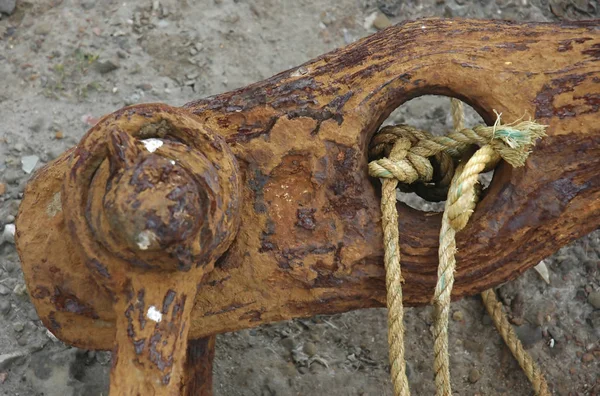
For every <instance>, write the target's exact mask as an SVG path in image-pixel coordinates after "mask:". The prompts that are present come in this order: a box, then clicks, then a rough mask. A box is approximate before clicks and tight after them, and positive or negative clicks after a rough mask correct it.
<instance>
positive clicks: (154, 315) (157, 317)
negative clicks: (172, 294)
mask: <svg viewBox="0 0 600 396" xmlns="http://www.w3.org/2000/svg"><path fill="white" fill-rule="evenodd" d="M146 317H147V318H148V319H150V320H153V321H155V322H156V323H160V321H161V320H162V314H161V313H160V311H159V310H158V309H156V307H155V306H154V305H151V306H150V308H148V312H147V313H146Z"/></svg>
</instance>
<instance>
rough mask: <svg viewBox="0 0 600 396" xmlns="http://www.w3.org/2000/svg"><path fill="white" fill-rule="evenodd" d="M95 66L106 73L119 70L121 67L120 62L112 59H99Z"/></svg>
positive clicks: (98, 70) (102, 72)
mask: <svg viewBox="0 0 600 396" xmlns="http://www.w3.org/2000/svg"><path fill="white" fill-rule="evenodd" d="M95 68H96V71H97V72H98V73H100V74H106V73H110V72H111V71H113V70H117V69H118V68H119V64H118V63H117V62H113V61H111V60H105V61H97V62H96V66H95Z"/></svg>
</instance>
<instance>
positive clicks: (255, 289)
mask: <svg viewBox="0 0 600 396" xmlns="http://www.w3.org/2000/svg"><path fill="white" fill-rule="evenodd" d="M598 26H599V24H598V22H597V21H592V22H585V23H571V24H562V25H559V24H534V23H526V24H520V23H509V22H502V21H476V20H460V21H458V20H440V19H425V20H419V21H416V22H408V23H405V24H402V25H399V26H395V27H391V28H389V29H386V30H385V31H383V32H380V33H378V34H376V35H373V36H370V37H367V38H365V39H363V40H361V41H359V42H357V43H355V44H352V45H350V46H348V47H346V48H343V49H339V50H336V51H333V52H331V53H328V54H325V55H323V56H321V57H319V58H317V59H315V60H313V61H311V62H308V63H306V64H304V65H302V66H300V67H297V68H294V69H291V70H288V71H285V72H283V73H280V74H278V75H276V76H274V77H271V78H269V79H267V80H265V81H262V82H259V83H256V84H253V85H250V86H248V87H245V88H241V89H239V90H236V91H233V92H228V93H225V94H221V95H217V96H214V97H210V98H207V99H202V100H199V101H196V102H192V103H189V104H187V105H186V106H184V107H183V108H181V109H176V108H172V107H169V106H166V105H159V104H148V105H138V106H134V107H129V108H124V109H121V110H118V111H117V112H115V113H113V114H111V115H109V116H107V117H105V118H103V119H102V120H101V121H100V122H99V124H98V125H96V126H95V127H93V128H92V129H91V130H90V132H89V133H88V134H87V135H86V136H85V137H84V139H83V140H82V142H81V144H80V145H79V146H78V147H77V148H76V149H73V150H70V151H68V152H66V153H65V154H64V155H63V156H61V157H59V158H58V159H57V160H55V161H54V162H52V163H50V164H48V165H47V166H46V167H45V168H43V169H42V170H40V171H39V172H38V173H37V174H36V175H35V176H34V177H33V179H32V180H31V181H30V183H29V185H28V187H27V189H26V192H25V195H24V199H23V201H22V205H21V210H20V213H19V217H18V219H17V246H18V249H19V254H20V256H21V259H22V262H23V269H24V273H25V277H26V280H27V285H28V288H29V291H30V293H31V295H32V300H33V302H34V304H35V305H36V308H37V310H38V313H39V315H40V318H41V319H42V320H43V321H44V323H45V324H46V326H48V328H50V329H51V330H52V332H53V333H54V334H55V335H56V336H57V337H59V338H60V339H62V340H64V341H65V342H68V343H71V344H74V345H77V346H80V347H84V348H89V349H95V348H97V349H113V348H114V346H115V344H116V345H117V349H116V351H117V355H116V357H117V359H116V360H117V368H116V369H115V371H114V372H113V373H115V372H117V373H118V372H119V371H118V367H119V362H121V361H122V359H125V360H127V361H129V362H130V365H135V364H137V361H138V360H139V362H140V364H142V366H143V367H144V371H148V372H150V371H151V370H150V367H152V370H154V371H155V374H156V375H157V376H156V378H157V381H162V382H169V381H171V382H172V381H173V379H174V377H175V376H179V377H180V376H181V372H180V368H181V367H180V366H179V367H178V368H177V367H175V364H174V362H176V361H177V360H176V359H179V358H180V357H181V356H182V355H181V353H182V352H181V348H183V347H184V346H185V345H184V344H185V340H186V339H187V338H188V337H189V338H193V339H195V338H201V337H206V336H210V335H213V334H217V333H222V332H226V331H233V330H237V329H242V328H247V327H252V326H257V325H260V324H263V323H267V322H272V321H277V320H284V319H289V318H293V317H303V316H311V315H315V314H318V313H334V312H343V311H348V310H352V309H357V308H365V307H378V306H383V305H385V283H384V268H383V262H382V261H383V246H382V236H381V227H380V212H379V197H378V191H379V184H378V183H379V182H378V181H376V180H371V179H369V177H368V176H367V155H366V151H367V146H368V143H369V141H370V139H371V137H372V136H373V134H374V133H375V131H376V130H377V128H378V127H379V126H380V124H381V123H382V122H383V120H384V119H385V118H386V117H387V116H388V115H389V114H390V113H391V112H392V111H393V110H394V109H395V108H396V107H398V106H399V105H400V104H402V103H403V102H405V101H407V100H409V99H411V98H414V97H416V96H420V95H425V94H442V95H448V96H454V97H458V98H460V99H462V100H463V101H465V102H467V103H469V104H470V105H472V106H473V107H474V108H475V109H476V110H477V111H478V112H479V113H480V114H481V116H482V117H483V118H484V119H485V120H486V122H488V123H492V122H493V121H494V119H495V115H494V112H493V111H494V110H497V111H498V112H501V113H503V120H505V121H512V120H515V119H517V118H520V117H522V116H523V115H527V114H529V115H531V116H533V117H535V118H536V119H537V120H538V121H539V122H541V123H544V124H547V125H548V129H547V132H548V135H549V136H548V137H547V138H545V139H544V140H543V141H542V142H541V143H540V144H538V146H536V148H535V150H534V151H533V153H532V154H531V155H530V157H529V159H528V161H527V164H526V166H525V167H523V168H519V169H511V168H510V167H508V166H502V165H501V166H500V168H499V169H497V171H496V173H495V176H494V180H493V182H492V184H491V186H490V188H489V189H488V190H487V192H486V195H485V197H484V198H483V200H482V201H481V203H480V204H479V205H478V208H477V210H476V212H475V214H474V216H473V218H472V220H471V222H470V224H469V226H468V227H467V228H466V229H465V230H464V231H463V232H461V233H460V234H459V235H458V238H457V242H458V249H459V250H458V254H457V260H458V269H457V273H456V283H455V287H454V289H453V297H454V298H460V297H462V296H465V295H473V294H476V293H478V292H480V291H482V290H484V289H487V288H489V287H491V286H494V285H496V284H499V283H501V282H504V281H506V280H509V279H512V278H514V277H516V276H518V275H519V274H520V273H522V272H523V271H525V270H526V269H527V268H529V267H531V266H532V265H534V264H536V263H537V262H539V260H540V259H542V258H544V257H545V256H547V255H549V254H551V253H553V252H554V251H556V250H557V249H558V248H560V247H561V246H563V245H565V244H567V243H569V242H570V241H572V240H574V239H576V238H578V237H579V236H582V235H584V234H586V233H588V232H590V231H591V230H593V229H595V228H596V227H597V226H598V224H599V222H600V221H599V220H600V126H599V125H600V124H598V119H599V116H600V55H599V54H600V53H599V51H598V48H600V28H599V27H598ZM175 126H176V127H175ZM219 137H222V139H221V138H219ZM147 138H156V139H161V140H162V141H163V146H162V147H161V148H159V149H158V150H157V151H156V152H155V153H149V152H148V151H147V149H146V148H145V147H144V145H143V144H141V143H140V142H139V141H140V139H147ZM224 142H226V143H227V144H225V143H224ZM229 150H231V152H232V153H233V156H231V155H230V154H229V152H230V151H229ZM234 157H235V158H234ZM171 161H175V164H172V163H171ZM236 161H237V163H238V164H239V172H238V171H237V170H236ZM238 174H239V178H238V177H237V176H236V175H238ZM238 184H241V187H239V186H238ZM238 187H239V188H238ZM238 194H239V199H238ZM398 211H399V214H400V219H399V222H400V228H401V230H400V235H401V249H402V250H403V257H402V265H403V276H404V278H405V280H406V283H405V286H404V290H403V292H404V298H405V303H406V304H408V305H419V304H426V303H428V302H429V301H430V298H431V295H432V293H433V289H434V285H435V280H436V268H437V248H438V233H439V227H440V220H441V215H439V214H431V213H422V212H418V211H415V210H413V209H410V208H408V207H406V206H405V205H403V204H399V205H398ZM238 224H239V226H238ZM146 231H148V233H149V234H147V235H146V234H143V233H144V232H146ZM236 231H237V234H236ZM140 234H143V235H146V236H148V235H149V238H148V239H144V238H142V239H140ZM140 242H141V243H142V245H144V246H146V245H147V246H146V249H141V248H140ZM196 290H197V291H198V292H197V294H196ZM140 295H141V297H140ZM194 295H195V302H194V303H193V304H192V301H193V300H194V297H193V296H194ZM167 302H169V303H168V304H167ZM177 304H179V305H180V307H179V308H177V313H175V310H176V308H175V307H176V306H177ZM149 306H155V307H157V309H158V307H166V308H161V309H162V310H161V313H162V314H163V318H165V317H168V320H165V322H164V323H163V322H161V323H160V324H154V323H153V324H152V325H151V326H149V325H144V321H146V323H148V322H147V319H144V317H145V316H143V315H141V313H144V315H145V313H146V311H147V310H148V308H149ZM155 325H156V326H155ZM129 329H132V331H129ZM173 329H182V330H179V333H177V331H174V330H173ZM132 332H133V333H132ZM176 333H177V334H176ZM156 334H160V335H161V337H166V338H163V339H161V340H160V342H158V341H157V339H156V337H157V336H156ZM153 337H155V338H153ZM163 340H166V341H167V343H166V344H162V342H163ZM142 341H143V342H142ZM154 341H157V342H154ZM153 345H154V346H153ZM138 350H140V351H141V352H140V353H137V351H138ZM174 351H178V352H177V353H178V355H177V356H176V355H175V354H174ZM178 356H179V357H178ZM136 359H138V360H136ZM131 362H133V363H131ZM181 364H183V359H182V360H181ZM161 367H162V369H161ZM113 375H114V374H113ZM168 375H170V376H171V377H170V380H169V377H168ZM116 377H117V378H120V377H119V376H116ZM113 381H114V380H113ZM119 386H121V385H119ZM156 386H158V387H160V385H156ZM115 394H116V393H115ZM157 394H158V393H157Z"/></svg>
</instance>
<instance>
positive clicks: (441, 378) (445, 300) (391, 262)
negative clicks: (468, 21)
mask: <svg viewBox="0 0 600 396" xmlns="http://www.w3.org/2000/svg"><path fill="white" fill-rule="evenodd" d="M459 112H460V113H461V114H459ZM453 120H454V122H455V125H457V126H459V127H462V125H463V121H462V104H460V105H459V104H456V103H454V101H453ZM543 135H544V127H543V126H540V125H538V124H535V123H533V122H530V121H525V122H521V123H519V124H517V125H502V126H501V125H500V115H498V120H497V122H496V124H495V125H494V126H493V127H484V126H479V127H475V128H473V129H465V128H461V129H460V130H457V131H454V132H453V133H451V134H450V135H448V136H443V137H434V136H431V135H430V134H428V133H426V132H424V131H419V130H417V129H415V128H411V127H407V126H396V127H385V128H382V130H381V132H380V133H379V134H378V135H377V136H376V137H375V138H374V139H373V141H372V144H371V150H370V154H371V156H380V155H387V158H382V159H379V160H375V161H372V162H370V163H369V173H370V174H371V176H376V177H379V178H381V180H382V184H383V186H382V202H381V209H382V226H383V233H384V246H385V256H384V261H385V268H386V287H387V306H388V342H389V348H390V364H391V374H392V382H393V384H394V391H395V394H396V395H401V396H404V395H409V394H410V391H409V387H408V380H407V377H406V363H405V359H404V327H403V306H402V282H403V280H402V275H401V267H400V249H399V243H398V221H397V217H398V213H397V211H396V187H397V185H398V182H402V183H407V184H408V183H413V182H415V181H420V182H429V181H431V180H432V178H433V175H434V171H433V166H432V165H431V162H430V160H429V159H430V158H432V157H433V158H435V159H436V160H437V161H438V163H439V165H440V168H443V169H442V171H441V172H439V173H440V174H441V176H440V177H438V179H439V180H443V181H444V182H447V180H448V179H449V177H451V175H452V173H453V171H454V166H453V162H452V161H451V160H449V159H448V158H447V157H448V156H451V157H458V156H460V155H462V154H463V153H464V152H465V151H466V150H467V149H468V147H469V146H470V145H472V144H479V145H482V146H483V147H482V148H481V149H480V150H478V151H477V152H476V153H475V154H474V155H473V157H472V158H471V159H470V160H469V161H468V162H467V163H466V164H464V163H463V164H461V165H459V167H458V168H457V169H456V172H455V173H454V178H452V182H451V183H450V189H449V193H448V199H447V202H446V210H445V211H444V215H443V220H442V230H441V233H440V250H439V254H440V267H439V269H438V283H437V285H436V289H435V293H434V306H435V307H436V313H437V315H436V323H435V325H434V338H435V341H434V351H435V359H434V369H435V373H436V376H435V381H436V389H437V395H450V394H451V386H450V373H449V355H448V332H447V329H448V319H449V311H450V308H449V307H450V295H451V291H452V285H453V283H454V269H455V267H456V261H455V258H454V254H455V252H456V240H455V235H456V232H458V231H460V230H461V229H462V228H464V227H465V225H466V224H467V222H468V219H469V217H470V215H471V213H472V212H473V210H474V208H475V205H476V201H477V181H478V175H479V173H481V172H482V171H483V170H485V169H488V168H490V167H493V166H495V165H496V164H497V162H498V161H499V160H500V158H502V159H504V160H506V161H507V162H508V163H509V164H511V165H513V166H521V165H523V163H524V162H525V159H526V158H527V155H528V154H529V152H528V149H529V148H530V147H531V146H532V145H533V143H534V142H535V140H536V139H537V138H538V137H540V136H543Z"/></svg>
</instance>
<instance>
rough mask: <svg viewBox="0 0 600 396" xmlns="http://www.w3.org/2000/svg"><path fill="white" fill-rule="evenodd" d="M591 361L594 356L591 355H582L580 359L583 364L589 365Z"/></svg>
mask: <svg viewBox="0 0 600 396" xmlns="http://www.w3.org/2000/svg"><path fill="white" fill-rule="evenodd" d="M592 360H594V355H593V354H591V353H584V354H583V356H582V357H581V361H582V362H583V363H589V362H591V361H592Z"/></svg>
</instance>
